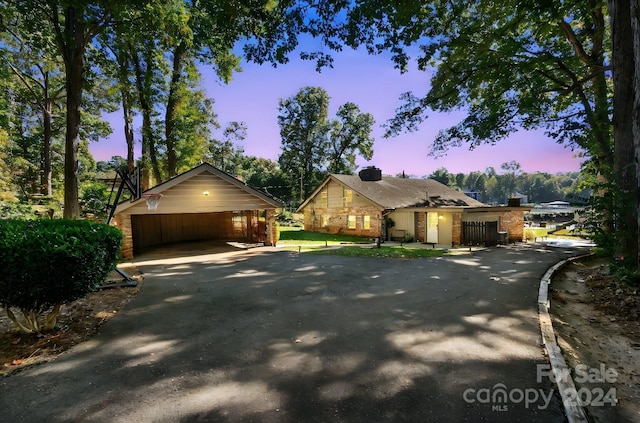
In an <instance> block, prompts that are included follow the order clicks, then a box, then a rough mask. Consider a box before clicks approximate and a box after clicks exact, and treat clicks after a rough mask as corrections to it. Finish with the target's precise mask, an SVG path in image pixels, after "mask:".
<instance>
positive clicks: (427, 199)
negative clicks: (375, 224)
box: [298, 174, 485, 210]
mask: <svg viewBox="0 0 640 423" xmlns="http://www.w3.org/2000/svg"><path fill="white" fill-rule="evenodd" d="M331 180H334V181H337V182H338V183H340V184H342V185H344V186H346V187H347V188H350V189H352V190H354V191H356V192H357V193H358V194H360V195H361V196H363V197H365V198H367V199H368V200H369V201H371V202H373V203H375V204H376V205H378V206H379V207H380V208H382V209H385V210H392V209H400V208H418V207H419V208H425V207H484V206H485V204H483V203H481V202H479V201H477V200H474V199H473V198H471V197H467V196H466V195H464V193H462V192H460V191H456V190H455V189H453V188H450V187H448V186H446V185H444V184H441V183H440V182H438V181H435V180H433V179H407V178H394V177H390V176H383V177H382V179H381V180H379V181H363V180H362V179H360V177H359V176H358V175H338V174H331V175H329V176H328V177H327V179H325V180H324V182H323V183H322V184H321V185H320V186H319V187H318V188H317V189H316V190H315V191H314V192H313V194H312V195H311V196H309V198H308V199H307V200H306V201H305V202H304V203H303V204H302V205H301V206H300V207H299V208H298V210H301V209H302V208H303V207H305V206H306V205H307V203H308V202H309V201H311V199H312V198H313V197H315V196H316V195H317V194H318V192H320V191H321V190H322V189H323V188H324V186H325V185H326V184H328V183H329V181H331Z"/></svg>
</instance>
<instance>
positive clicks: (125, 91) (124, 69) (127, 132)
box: [118, 47, 136, 175]
mask: <svg viewBox="0 0 640 423" xmlns="http://www.w3.org/2000/svg"><path fill="white" fill-rule="evenodd" d="M119 56H120V60H119V63H118V66H119V68H120V86H121V89H120V95H121V97H122V114H123V118H124V139H125V141H126V143H127V172H128V173H129V175H132V174H133V171H134V169H135V167H136V163H135V156H134V154H135V152H134V146H135V141H134V136H133V110H132V107H133V106H132V103H133V101H132V94H131V90H130V88H131V85H130V83H129V68H130V62H129V55H128V51H127V49H126V48H125V47H122V49H121V50H120V54H119Z"/></svg>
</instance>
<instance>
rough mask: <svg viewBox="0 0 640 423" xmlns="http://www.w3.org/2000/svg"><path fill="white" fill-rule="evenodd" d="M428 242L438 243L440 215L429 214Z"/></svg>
mask: <svg viewBox="0 0 640 423" xmlns="http://www.w3.org/2000/svg"><path fill="white" fill-rule="evenodd" d="M427 242H433V243H435V244H437V243H438V213H434V212H429V213H427Z"/></svg>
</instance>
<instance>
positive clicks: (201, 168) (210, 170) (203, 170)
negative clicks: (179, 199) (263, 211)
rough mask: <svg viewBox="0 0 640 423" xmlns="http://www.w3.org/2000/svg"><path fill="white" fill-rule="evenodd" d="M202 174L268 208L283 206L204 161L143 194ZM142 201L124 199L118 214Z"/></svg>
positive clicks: (161, 191) (167, 188) (142, 201)
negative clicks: (256, 199)
mask: <svg viewBox="0 0 640 423" xmlns="http://www.w3.org/2000/svg"><path fill="white" fill-rule="evenodd" d="M201 175H211V176H214V177H217V178H220V179H222V180H223V181H224V182H227V183H228V184H230V185H232V186H233V187H235V188H238V189H240V190H242V191H244V192H245V193H246V194H250V195H252V196H254V197H257V198H258V199H259V200H260V201H261V202H262V203H263V204H264V206H266V208H268V206H272V207H273V208H280V207H282V203H281V202H280V201H279V200H276V199H275V198H273V197H271V196H269V195H267V194H265V193H263V192H261V191H258V190H257V189H255V188H252V187H250V186H248V185H246V184H245V183H244V182H242V181H240V180H238V179H237V178H234V177H233V176H231V175H229V174H228V173H226V172H224V171H222V170H220V169H218V168H215V167H213V166H212V165H210V164H209V163H202V164H201V165H198V166H196V167H194V168H193V169H191V170H188V171H186V172H184V173H181V174H180V175H177V176H174V177H173V178H171V179H169V180H167V181H165V182H163V183H161V184H158V185H156V186H154V187H153V188H150V189H148V190H146V191H144V192H143V193H142V194H143V195H144V194H162V193H163V192H165V191H168V190H170V189H171V188H173V187H175V186H177V185H180V184H182V183H184V182H186V181H189V180H191V179H194V178H196V177H198V176H201ZM141 203H145V198H144V197H140V198H138V199H135V200H133V201H124V202H122V203H120V204H118V206H117V207H116V214H117V213H121V212H123V211H124V210H127V209H128V208H130V207H135V206H137V205H139V204H141ZM145 208H146V205H145Z"/></svg>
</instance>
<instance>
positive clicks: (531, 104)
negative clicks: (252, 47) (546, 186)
mask: <svg viewBox="0 0 640 423" xmlns="http://www.w3.org/2000/svg"><path fill="white" fill-rule="evenodd" d="M630 3H632V2H631V1H630V0H611V1H610V10H611V17H612V24H613V27H609V26H608V25H607V2H605V1H604V0H589V1H586V2H562V1H558V0H551V1H547V2H542V3H541V2H532V1H524V2H518V3H511V4H510V5H509V6H510V7H505V5H504V4H502V3H500V2H494V1H488V0H486V1H485V0H480V1H477V2H473V3H471V4H470V3H465V2H459V3H451V2H444V1H440V2H435V3H433V2H432V3H423V2H400V3H398V2H384V1H372V2H362V3H358V4H357V5H356V6H355V7H354V8H353V9H352V10H351V11H350V12H349V18H348V19H347V20H346V21H347V23H346V27H347V30H346V31H345V35H344V36H343V40H345V42H346V43H347V44H349V45H351V46H360V45H365V46H366V47H367V48H368V50H369V51H371V52H382V51H387V50H388V51H390V52H391V54H392V57H393V59H394V61H395V62H396V65H397V67H398V68H399V69H400V70H401V71H404V70H406V68H407V65H408V63H409V60H410V56H409V52H416V51H417V52H418V57H417V63H418V66H419V68H420V69H421V70H424V71H430V72H431V75H432V77H431V88H430V90H429V92H428V93H427V94H426V95H425V96H422V97H418V96H416V95H414V94H412V93H405V94H404V95H403V96H402V99H403V103H404V104H403V105H402V106H401V107H400V108H399V109H398V110H397V112H396V116H395V117H394V118H393V119H392V120H391V121H390V122H389V123H388V125H387V135H394V134H397V133H398V132H400V131H402V130H415V129H417V125H418V124H419V123H421V122H422V121H424V119H426V118H427V113H428V111H429V110H438V111H451V110H456V109H462V110H465V111H466V117H465V118H464V119H462V121H460V122H459V123H458V124H456V125H454V126H453V127H451V128H448V129H445V130H443V131H441V132H440V134H439V135H438V136H437V137H436V139H435V141H434V144H433V147H432V152H433V153H435V154H438V153H441V152H443V151H446V149H447V148H448V147H450V146H454V145H462V144H466V145H468V146H469V147H470V148H473V147H475V146H477V145H479V144H482V143H489V144H492V143H495V142H497V141H499V140H502V139H504V138H506V137H507V136H508V135H509V134H511V133H513V132H514V131H516V130H518V129H520V128H525V129H534V128H544V129H546V133H547V135H548V136H550V137H551V138H553V139H555V140H557V141H558V142H561V143H567V144H569V145H571V146H579V147H580V148H582V149H584V150H585V151H586V152H587V155H588V156H589V160H588V162H587V163H586V164H585V166H584V171H585V172H588V171H590V172H594V176H595V177H594V178H592V180H593V181H594V183H595V184H596V185H595V186H594V187H593V188H594V190H596V192H597V193H598V198H597V199H596V200H597V201H596V202H595V205H596V206H597V207H598V208H599V210H600V212H601V217H600V219H601V222H600V226H602V227H604V228H605V232H606V233H609V237H610V238H611V237H614V236H618V237H619V236H620V235H621V236H622V237H621V238H620V237H619V239H618V240H617V242H616V245H617V249H618V250H619V251H618V253H617V255H618V256H621V255H623V251H626V253H624V255H625V256H628V254H629V253H631V255H633V256H634V257H636V256H637V251H636V250H637V249H638V248H637V245H635V246H633V245H631V244H638V235H637V234H638V231H637V227H638V223H637V217H636V215H637V213H636V210H635V209H636V208H637V207H638V206H637V200H636V199H635V198H636V197H637V194H636V193H637V191H638V188H637V183H636V182H635V181H633V179H635V177H634V176H633V174H634V171H633V169H634V168H635V166H634V164H633V163H632V161H633V157H634V155H633V149H632V147H631V146H632V145H633V144H632V138H631V137H630V130H629V128H630V125H629V123H628V122H629V120H630V115H629V113H628V109H629V107H630V104H632V103H633V102H632V101H630V96H629V93H631V92H632V89H631V85H630V84H629V81H630V77H631V75H633V74H634V72H633V68H632V67H631V66H630V60H629V59H630V58H631V57H633V55H634V52H635V53H636V54H637V51H638V48H637V47H638V45H640V44H638V45H636V48H635V50H633V49H632V48H631V45H630V40H632V39H633V37H632V36H631V32H630V31H629V28H630V23H629V21H630V19H629V17H630V16H635V17H637V11H636V10H635V9H634V10H631V12H633V13H631V12H630ZM633 4H635V5H637V2H636V1H635V0H633ZM634 13H636V14H634ZM636 21H637V19H636ZM636 23H637V22H636ZM610 30H611V32H610ZM610 34H612V35H613V52H612V49H611V47H612V44H611V40H610V38H609V35H610ZM612 69H613V86H615V88H614V89H612V84H611V78H610V75H611V73H610V72H611V70H612ZM636 73H637V72H636ZM611 98H613V99H614V100H613V101H614V104H612V102H611ZM612 111H613V116H614V127H613V131H612V122H611V119H610V116H611V114H612ZM639 132H640V131H639ZM614 140H615V141H614ZM614 143H615V145H614ZM636 173H637V172H636ZM620 193H622V195H620ZM631 204H636V206H635V207H632V206H630V205H631ZM614 222H615V224H616V225H618V227H619V229H621V231H618V230H616V231H615V233H614V232H613V228H614ZM620 225H621V226H620ZM627 234H630V237H631V238H633V240H634V242H630V241H631V240H630V239H627V238H628V237H627Z"/></svg>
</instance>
